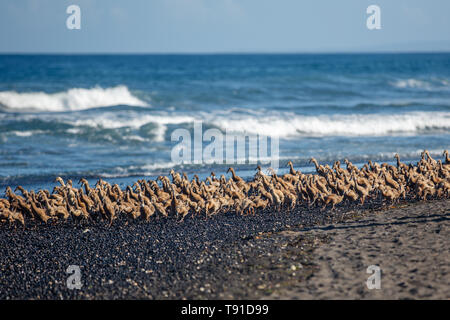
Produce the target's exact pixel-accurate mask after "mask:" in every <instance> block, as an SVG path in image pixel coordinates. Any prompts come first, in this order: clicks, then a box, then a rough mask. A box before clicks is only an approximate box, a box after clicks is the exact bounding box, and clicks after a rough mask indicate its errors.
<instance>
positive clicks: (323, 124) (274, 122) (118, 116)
mask: <svg viewBox="0 0 450 320" xmlns="http://www.w3.org/2000/svg"><path fill="white" fill-rule="evenodd" d="M11 117H12V115H9V116H7V118H6V119H8V118H11ZM36 117H37V118H36ZM196 121H200V122H202V124H203V133H204V132H205V130H207V129H209V128H217V129H219V130H221V131H222V133H224V134H225V133H226V132H230V133H231V132H232V133H234V134H237V135H256V134H259V135H265V136H273V137H279V138H284V139H295V138H301V137H327V136H350V137H351V136H389V135H390V136H396V135H419V134H434V133H439V134H442V133H444V134H448V133H450V112H437V111H436V112H430V111H428V112H425V111H417V112H405V113H398V114H392V113H389V114H387V113H378V114H362V113H357V114H338V115H336V114H335V115H315V116H314V115H298V114H293V113H289V112H284V113H273V112H272V113H268V112H266V113H263V112H261V113H259V114H256V113H253V114H242V113H236V112H212V113H204V112H200V113H195V114H190V115H187V114H182V113H176V112H174V113H166V112H164V113H160V114H149V113H148V111H145V112H137V111H130V110H126V111H119V112H117V111H116V112H111V111H107V112H103V113H101V114H96V116H95V117H93V116H92V115H85V114H77V116H74V114H45V117H43V115H42V114H38V115H36V114H23V115H21V116H20V117H17V116H14V123H12V124H10V125H8V126H5V127H4V128H1V129H0V133H2V134H7V133H8V132H9V133H10V134H14V135H16V136H19V137H29V136H31V135H35V134H36V135H38V134H44V133H45V134H49V135H57V136H64V135H66V136H69V137H70V138H76V137H80V139H81V141H83V139H89V140H90V141H109V140H110V142H112V143H118V144H124V145H126V144H127V142H133V143H144V142H149V141H154V142H165V141H167V140H170V135H171V132H172V131H173V130H175V129H177V128H183V129H187V130H190V131H192V128H193V123H194V122H196ZM49 124H51V126H50V125H49ZM19 128H26V130H20V129H19ZM2 129H3V130H2Z"/></svg>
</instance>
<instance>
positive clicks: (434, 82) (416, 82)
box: [389, 78, 450, 91]
mask: <svg viewBox="0 0 450 320" xmlns="http://www.w3.org/2000/svg"><path fill="white" fill-rule="evenodd" d="M389 84H390V85H391V86H393V87H395V88H398V89H423V90H427V91H433V90H434V91H436V90H448V89H450V81H448V80H447V79H437V78H433V79H428V80H426V81H425V80H420V79H414V78H409V79H398V80H396V81H392V82H389Z"/></svg>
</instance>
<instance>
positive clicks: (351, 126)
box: [212, 112, 450, 137]
mask: <svg viewBox="0 0 450 320" xmlns="http://www.w3.org/2000/svg"><path fill="white" fill-rule="evenodd" d="M212 121H213V123H214V124H215V125H217V126H219V127H220V128H222V129H224V130H226V129H227V130H230V131H234V132H245V133H250V134H260V135H268V136H277V137H289V136H299V135H304V136H310V135H312V136H335V135H341V136H380V135H389V134H396V133H397V134H398V133H417V132H419V131H422V130H426V129H429V128H434V129H440V130H449V129H450V112H409V113H401V114H351V115H320V116H300V115H290V116H288V115H284V116H283V115H280V116H278V117H275V116H270V117H249V118H240V119H229V118H228V119H225V118H224V119H213V120H212Z"/></svg>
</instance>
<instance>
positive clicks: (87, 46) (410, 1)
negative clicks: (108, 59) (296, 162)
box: [0, 0, 450, 53]
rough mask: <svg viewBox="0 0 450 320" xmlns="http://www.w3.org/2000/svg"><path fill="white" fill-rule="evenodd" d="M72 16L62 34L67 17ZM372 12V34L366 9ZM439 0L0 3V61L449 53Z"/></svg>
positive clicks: (444, 1)
mask: <svg viewBox="0 0 450 320" xmlns="http://www.w3.org/2000/svg"><path fill="white" fill-rule="evenodd" d="M71 4H76V5H79V6H80V8H81V30H68V29H67V28H66V19H67V17H68V14H67V13H66V8H67V7H68V6H69V5H71ZM371 4H376V5H379V6H380V8H381V25H382V29H381V30H368V29H367V28H366V19H367V14H366V8H367V7H368V6H369V5H371ZM449 13H450V1H448V0H432V1H430V0H382V1H381V0H371V1H367V0H339V1H337V0H71V1H66V0H19V1H18V0H1V1H0V52H25V53H29V52H62V53H89V52H92V53H99V52H106V53H127V52H128V53H132V52H136V53H164V52H174V53H183V52H188V53H192V52H205V53H216V52H342V51H347V52H355V51H375V52H376V51H450V19H449V18H448V15H449Z"/></svg>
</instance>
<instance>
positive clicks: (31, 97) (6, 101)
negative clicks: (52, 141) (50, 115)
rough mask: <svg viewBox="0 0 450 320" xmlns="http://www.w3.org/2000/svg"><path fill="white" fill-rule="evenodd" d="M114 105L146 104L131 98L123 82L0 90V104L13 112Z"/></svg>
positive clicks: (60, 110)
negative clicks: (46, 89)
mask: <svg viewBox="0 0 450 320" xmlns="http://www.w3.org/2000/svg"><path fill="white" fill-rule="evenodd" d="M116 105H128V106H138V107H145V106H148V104H147V103H146V102H144V101H142V100H140V99H139V98H137V97H135V96H134V95H133V94H132V93H131V92H130V90H129V89H128V88H127V87H126V86H123V85H120V86H116V87H111V88H101V87H94V88H90V89H84V88H72V89H69V90H67V91H63V92H57V93H45V92H22V93H19V92H16V91H2V92H0V106H2V107H3V108H5V109H7V110H10V111H15V112H23V111H40V112H62V111H78V110H86V109H92V108H99V107H110V106H116Z"/></svg>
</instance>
